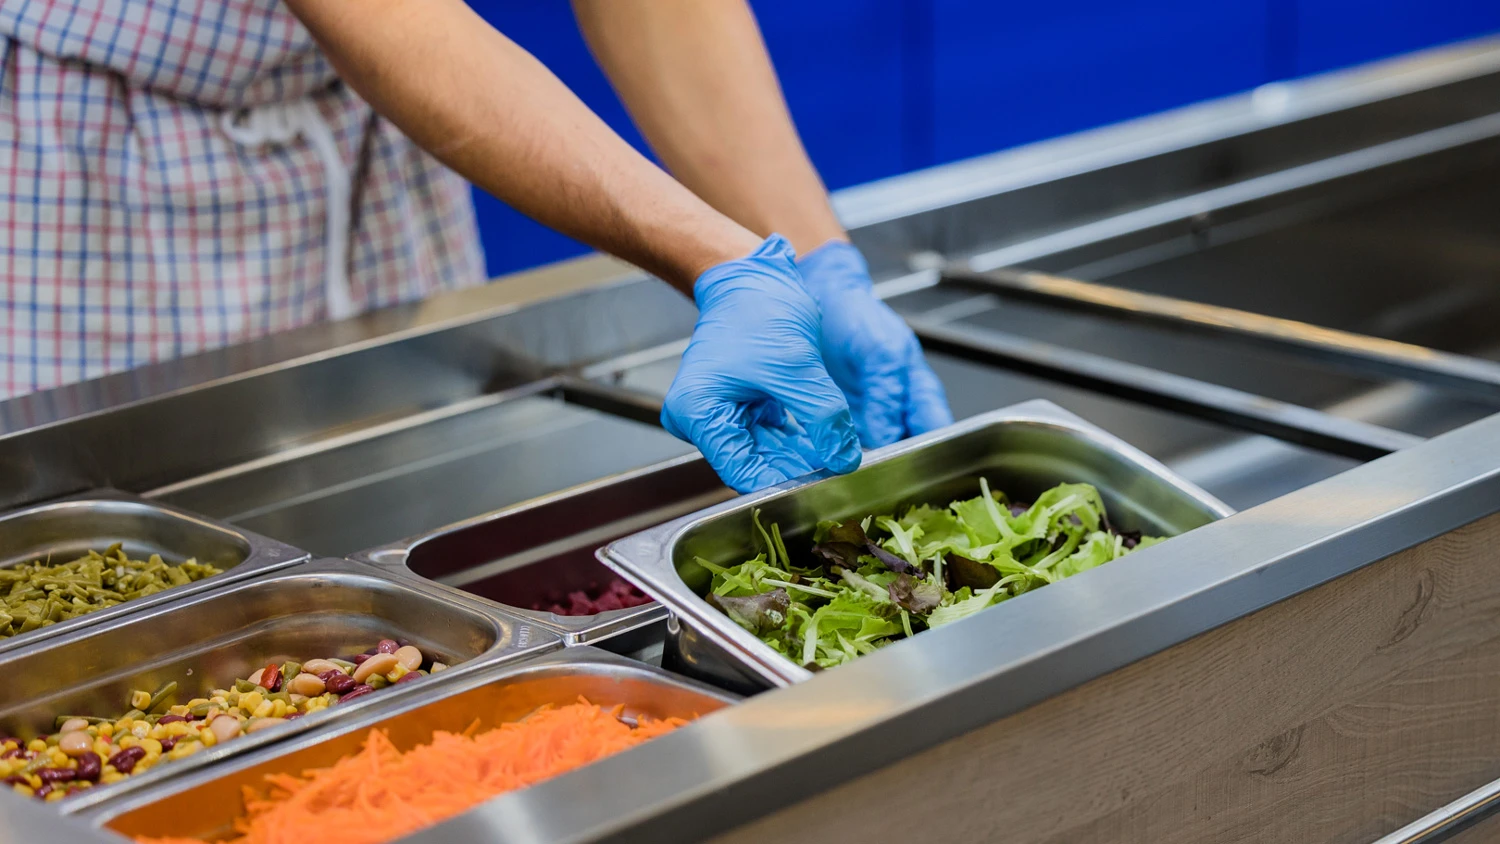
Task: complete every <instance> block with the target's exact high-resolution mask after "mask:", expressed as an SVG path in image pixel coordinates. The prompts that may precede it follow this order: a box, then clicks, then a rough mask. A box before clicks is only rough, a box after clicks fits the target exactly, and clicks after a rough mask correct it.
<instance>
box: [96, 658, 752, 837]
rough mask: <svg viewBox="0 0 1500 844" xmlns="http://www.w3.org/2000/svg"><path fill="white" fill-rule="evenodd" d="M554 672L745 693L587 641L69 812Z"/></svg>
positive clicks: (140, 795) (486, 669) (247, 764)
mask: <svg viewBox="0 0 1500 844" xmlns="http://www.w3.org/2000/svg"><path fill="white" fill-rule="evenodd" d="M445 673H446V672H445ZM551 674H594V675H602V676H606V677H629V678H632V679H638V680H644V681H646V682H648V683H652V684H655V685H660V686H667V687H673V688H677V689H683V690H689V691H692V692H695V693H697V694H700V695H702V696H704V697H706V698H710V699H713V700H716V701H719V702H721V703H723V704H725V705H733V704H735V703H738V702H739V701H740V699H741V698H740V697H739V696H737V695H734V694H732V693H730V692H726V691H724V690H723V689H718V688H714V687H713V686H709V685H707V684H704V683H699V682H697V681H694V680H692V679H689V678H686V677H682V676H679V675H675V674H672V673H670V672H667V671H664V670H662V669H660V668H657V667H655V666H652V665H647V664H645V663H643V662H638V661H636V660H633V659H629V658H626V657H622V656H616V655H615V654H612V653H609V652H608V651H602V650H599V649H597V648H592V647H589V646H586V645H583V646H579V647H575V648H566V649H563V650H557V651H552V652H549V653H546V654H542V655H539V656H536V657H533V658H530V659H525V660H522V661H512V662H507V663H501V664H490V665H486V666H482V667H479V668H476V669H474V670H472V671H469V672H468V673H467V674H466V675H465V676H464V677H463V679H462V680H461V681H456V682H449V683H447V684H445V685H443V686H441V687H440V691H439V692H438V693H437V694H429V695H427V696H425V697H416V696H412V695H407V696H404V697H400V698H392V697H391V696H385V697H382V698H378V699H376V700H372V701H371V704H370V705H369V706H367V707H365V708H363V709H361V710H358V711H357V712H354V713H353V714H351V715H350V716H349V717H346V718H343V719H338V720H326V721H324V722H322V723H321V724H319V725H318V726H317V728H316V729H311V730H307V731H305V732H303V733H301V734H300V735H297V736H296V737H294V738H291V739H290V740H286V741H281V742H277V743H275V744H269V745H261V746H257V747H256V748H255V749H254V751H253V752H246V753H239V754H236V755H235V756H234V757H232V758H229V759H225V760H224V761H223V762H222V763H221V764H219V765H216V766H215V767H214V768H212V769H205V767H206V766H202V765H200V766H198V767H197V768H195V769H193V771H192V772H190V775H186V776H178V777H175V778H172V779H170V780H164V781H160V782H155V783H150V784H148V785H147V786H145V787H141V788H137V789H133V790H131V791H129V792H116V793H115V795H114V796H113V797H112V798H111V799H110V800H108V801H104V802H96V803H95V804H92V805H90V806H87V807H83V808H81V809H78V810H75V811H72V812H70V813H69V814H72V815H75V816H77V817H79V818H80V819H82V820H84V821H86V822H88V823H90V824H92V825H94V826H96V827H103V826H104V825H105V824H108V823H109V822H110V821H111V820H113V819H115V818H117V817H120V816H121V815H124V814H126V813H127V812H131V811H134V810H136V809H139V808H142V807H144V806H148V805H150V804H152V803H155V802H156V801H158V800H161V799H162V798H164V797H167V796H169V795H172V794H176V793H178V792H181V791H185V790H188V789H191V788H193V787H195V786H198V785H202V784H203V783H206V782H210V781H212V780H215V779H219V778H221V777H224V776H227V775H229V774H231V773H234V772H236V771H240V770H244V769H247V768H251V767H254V766H256V765H259V764H261V763H263V762H267V761H270V760H273V759H277V758H280V757H282V756H286V755H288V754H292V753H297V752H299V751H301V750H304V749H307V748H309V747H312V746H314V745H317V744H320V743H322V742H324V741H326V740H328V739H330V738H334V737H336V736H342V735H347V734H349V733H353V732H358V731H360V730H366V729H370V728H373V727H376V726H379V724H380V723H381V722H383V721H385V720H387V719H389V718H393V717H396V716H399V715H404V714H406V713H408V712H411V711H413V710H416V709H420V708H422V707H423V706H426V705H428V704H431V703H434V702H437V701H440V700H444V699H447V698H451V697H456V696H458V695H461V694H464V693H466V692H470V691H473V690H475V689H478V688H481V687H484V686H487V685H490V684H491V683H497V682H502V681H506V680H514V679H521V678H527V677H532V676H538V675H540V676H543V677H545V676H548V675H551ZM428 688H429V689H433V688H436V687H434V686H429V687H428ZM569 702H571V701H569ZM705 717H707V716H705Z"/></svg>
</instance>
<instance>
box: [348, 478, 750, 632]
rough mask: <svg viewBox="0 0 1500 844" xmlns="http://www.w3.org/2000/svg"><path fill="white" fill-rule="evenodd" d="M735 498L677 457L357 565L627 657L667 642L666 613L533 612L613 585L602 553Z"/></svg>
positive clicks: (654, 609)
mask: <svg viewBox="0 0 1500 844" xmlns="http://www.w3.org/2000/svg"><path fill="white" fill-rule="evenodd" d="M733 496H734V493H733V492H732V491H731V490H729V489H728V488H727V487H725V486H724V485H723V483H722V482H721V481H720V480H719V478H718V476H717V475H715V474H714V472H713V470H712V469H710V468H709V467H708V464H707V463H705V462H704V461H703V459H702V458H701V457H698V456H696V455H694V456H691V457H680V458H676V459H674V460H668V461H664V462H662V463H657V464H655V465H652V466H646V467H643V468H641V469H637V470H634V471H631V472H626V473H623V474H619V475H613V476H610V477H607V478H602V479H600V480H598V481H594V482H592V483H588V484H584V485H581V486H577V487H573V488H571V489H567V490H563V491H561V492H558V493H556V494H554V495H548V496H545V497H542V498H538V499H535V500H532V501H528V502H526V503H524V504H521V505H518V506H515V507H509V508H506V509H503V510H497V511H495V512H493V513H488V514H486V515H483V516H478V517H476V518H473V519H469V520H467V521H463V522H459V523H457V524H454V525H450V526H448V527H445V528H442V529H441V530H437V531H433V532H431V533H426V534H422V535H419V536H417V537H414V538H411V539H407V540H403V541H401V542H396V543H392V544H390V545H384V546H380V547H378V548H374V549H371V550H368V551H362V552H360V553H358V554H354V555H352V557H353V559H356V560H361V561H366V562H370V563H372V564H374V565H377V566H382V567H391V568H397V569H401V570H404V571H406V572H409V573H410V574H412V575H414V576H416V577H419V578H425V579H427V580H430V581H434V582H436V583H438V584H441V585H443V586H446V587H451V588H453V589H457V590H462V591H463V592H467V593H469V594H471V595H476V596H478V597H480V598H483V599H485V600H489V601H494V602H495V603H497V604H499V605H501V606H503V607H504V608H505V609H506V610H507V611H509V612H513V613H516V614H518V615H522V616H525V617H527V618H531V619H535V620H536V621H538V622H540V623H542V624H545V625H547V626H549V627H552V628H553V629H555V630H557V631H558V632H559V633H561V634H562V635H563V636H565V637H566V638H567V640H568V642H569V643H570V644H594V645H599V646H601V647H604V648H606V649H608V650H613V651H616V652H620V653H625V652H630V651H633V650H636V649H637V648H639V647H644V646H646V645H649V644H651V643H652V642H657V643H659V642H660V641H661V640H662V636H663V633H664V630H665V621H666V617H667V611H666V609H665V608H664V607H662V606H661V605H660V604H657V603H651V604H645V605H642V606H639V607H629V608H626V609H620V610H609V611H607V612H602V613H599V614H597V615H588V616H564V615H557V614H555V613H551V612H545V611H538V610H533V609H530V608H529V606H530V605H531V604H533V603H534V602H536V601H540V600H553V599H557V598H561V597H563V596H564V595H566V594H567V593H568V592H570V591H573V590H576V589H586V588H589V587H591V586H594V585H597V584H599V583H601V582H603V581H606V580H610V579H613V578H614V577H615V574H614V572H612V571H611V570H610V569H608V568H606V567H605V566H602V565H600V564H599V561H598V560H597V559H595V557H594V551H595V549H597V548H598V547H599V546H600V545H603V544H605V543H607V542H611V541H613V540H615V539H619V538H620V537H623V536H628V535H630V534H631V533H634V532H635V531H638V530H641V529H643V528H646V527H650V526H652V525H657V524H660V523H662V522H664V521H667V520H668V519H672V518H675V517H678V516H682V515H686V514H688V513H692V512H695V511H698V510H701V509H703V508H704V507H707V506H709V505H712V504H716V503H718V502H721V501H725V500H727V499H729V498H732V497H733Z"/></svg>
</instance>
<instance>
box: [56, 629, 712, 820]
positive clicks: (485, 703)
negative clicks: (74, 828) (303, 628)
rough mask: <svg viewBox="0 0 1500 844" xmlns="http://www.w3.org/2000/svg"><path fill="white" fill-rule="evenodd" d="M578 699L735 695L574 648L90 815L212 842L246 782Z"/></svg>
mask: <svg viewBox="0 0 1500 844" xmlns="http://www.w3.org/2000/svg"><path fill="white" fill-rule="evenodd" d="M579 696H583V697H585V698H587V699H588V700H589V701H590V702H592V703H596V704H599V705H601V706H616V705H623V706H624V708H625V714H626V716H627V717H639V716H642V715H645V716H650V717H652V718H669V717H692V716H694V715H707V714H708V713H710V712H712V711H714V710H717V709H720V708H722V707H724V706H726V705H729V704H731V703H733V702H734V700H735V698H733V697H732V696H730V695H726V694H725V693H724V692H722V691H719V690H717V689H712V688H709V687H707V686H702V685H699V684H696V683H693V682H691V681H688V680H683V679H681V678H677V677H673V676H671V675H669V674H667V673H666V672H663V671H661V670H660V669H656V668H652V667H651V666H648V665H642V664H641V663H639V662H634V661H632V660H628V659H625V658H623V657H618V656H615V655H613V654H610V653H607V652H605V651H601V650H598V649H595V648H589V647H579V648H569V649H567V650H566V651H561V652H555V653H552V654H549V655H546V656H543V657H539V658H537V659H533V660H528V661H527V662H525V663H521V664H518V665H509V666H504V667H498V668H492V669H488V670H485V671H479V672H475V673H473V674H471V675H470V676H469V677H468V678H466V679H465V680H464V682H463V683H461V684H450V685H449V686H447V687H445V688H444V689H443V691H442V693H441V695H440V696H439V697H437V698H435V699H434V698H432V697H430V696H429V697H427V698H421V697H407V698H405V699H403V700H400V701H397V700H386V701H385V702H384V703H383V704H381V705H378V706H372V707H370V708H369V709H367V710H365V711H364V712H362V713H360V714H359V715H358V716H357V717H354V718H348V719H345V720H343V721H340V722H338V723H333V724H327V725H325V726H323V727H321V728H320V729H317V730H314V731H310V732H308V733H305V734H303V735H301V736H298V737H297V738H296V739H295V740H292V741H288V742H283V743H281V744H278V745H274V746H272V747H266V748H262V749H260V750H257V751H256V752H255V753H251V754H245V755H242V756H240V757H239V758H237V759H234V760H232V761H229V762H226V763H224V764H221V765H219V766H217V767H215V768H212V769H209V770H199V771H196V772H194V773H193V774H192V775H191V776H188V777H180V778H178V779H177V780H175V781H172V782H167V783H161V784H159V785H156V786H153V787H152V788H151V789H149V790H143V791H140V792H139V793H137V794H133V795H131V796H130V797H129V798H128V799H124V800H120V801H116V802H114V803H112V804H109V805H106V806H101V807H98V808H96V809H92V810H90V811H89V812H87V813H85V815H86V817H87V818H88V820H90V821H91V822H93V823H94V824H96V825H99V826H103V827H106V828H108V829H111V830H113V831H116V832H120V833H123V834H126V835H156V836H162V835H173V836H176V835H181V836H192V837H201V838H205V839H209V838H212V837H213V836H214V835H215V834H218V833H222V832H225V831H227V830H228V829H229V828H230V824H231V823H232V821H233V819H234V818H235V817H236V816H238V815H239V814H240V812H241V811H242V806H243V796H242V792H241V789H242V787H244V786H246V785H260V784H262V783H263V782H264V779H263V778H264V776H265V775H267V774H276V773H300V772H301V771H304V770H307V769H309V768H316V767H323V766H327V765H330V764H332V763H333V762H335V761H337V760H338V759H339V758H340V757H342V756H345V755H347V754H350V753H353V752H356V751H358V750H359V748H360V745H361V744H362V743H363V741H364V738H365V736H366V734H367V731H368V730H369V729H371V728H379V729H382V730H385V731H386V732H387V735H389V736H390V738H391V740H392V741H393V742H394V743H395V744H396V745H397V746H398V747H403V748H405V747H412V746H414V745H417V744H422V743H425V742H428V741H430V740H431V738H432V734H433V732H434V731H437V730H445V731H449V732H462V731H463V730H464V729H465V728H467V727H468V726H469V725H470V724H472V723H473V722H474V721H475V720H476V719H478V720H479V722H480V725H481V727H482V728H487V727H491V726H495V725H497V724H501V723H505V722H508V721H515V720H517V719H519V718H522V717H524V716H525V715H527V714H529V713H531V712H533V711H534V710H536V709H537V708H538V707H540V706H542V705H544V704H549V703H551V704H565V703H573V702H575V701H577V699H578V698H579ZM334 839H335V840H336V839H337V835H335V836H334Z"/></svg>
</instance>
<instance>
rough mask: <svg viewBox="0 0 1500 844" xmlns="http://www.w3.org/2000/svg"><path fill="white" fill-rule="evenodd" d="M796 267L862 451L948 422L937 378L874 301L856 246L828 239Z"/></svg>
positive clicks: (905, 330) (895, 320) (902, 325)
mask: <svg viewBox="0 0 1500 844" xmlns="http://www.w3.org/2000/svg"><path fill="white" fill-rule="evenodd" d="M797 267H798V269H800V270H801V271H802V278H803V280H804V282H805V283H806V285H807V289H808V291H809V292H811V293H812V294H813V298H815V299H817V300H818V306H819V308H820V309H821V310H822V312H823V336H822V349H823V360H824V361H825V362H826V363H827V365H828V372H829V374H831V375H832V376H833V380H834V383H836V384H838V385H839V387H840V388H841V389H842V390H843V391H844V395H845V396H847V397H848V400H849V407H850V409H851V410H852V411H853V413H854V424H855V425H856V426H858V428H859V438H860V441H861V442H863V443H864V445H865V448H879V447H880V446H883V445H890V444H891V443H893V442H896V441H897V440H899V439H902V438H903V437H907V436H911V435H913V434H921V433H925V432H927V431H931V430H933V429H934V428H941V427H943V426H944V425H948V424H950V423H952V422H953V412H952V411H951V410H949V409H948V399H947V396H945V395H944V393H943V383H942V382H941V381H939V380H938V377H937V375H935V374H933V371H932V368H931V367H929V366H928V365H927V360H926V359H925V358H923V357H922V347H921V345H920V344H919V343H918V342H917V337H916V335H915V334H913V333H912V331H911V328H909V327H907V325H906V322H905V321H904V320H902V319H901V317H899V316H897V315H896V312H895V311H893V310H891V308H890V306H888V305H886V304H885V303H884V302H882V301H880V300H879V299H877V298H875V294H874V292H873V285H872V284H871V282H870V270H869V268H868V267H867V266H866V265H865V259H864V257H863V256H861V255H860V254H859V250H858V249H855V248H854V246H852V245H851V244H848V243H845V242H843V241H838V240H835V241H830V242H828V243H825V244H823V245H822V246H820V247H818V248H817V249H814V250H813V251H812V252H809V253H807V254H806V255H804V256H802V259H801V260H800V261H798V262H797Z"/></svg>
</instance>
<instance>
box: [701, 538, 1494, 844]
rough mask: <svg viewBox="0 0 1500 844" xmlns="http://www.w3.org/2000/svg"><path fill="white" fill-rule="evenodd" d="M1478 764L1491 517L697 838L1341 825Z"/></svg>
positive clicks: (1381, 824)
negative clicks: (884, 765) (814, 793)
mask: <svg viewBox="0 0 1500 844" xmlns="http://www.w3.org/2000/svg"><path fill="white" fill-rule="evenodd" d="M1000 611H1003V609H1002V610H1000ZM1497 777H1500V515H1495V516H1490V517H1488V518H1486V519H1482V520H1480V521H1478V522H1475V523H1473V524H1471V525H1468V526H1466V527H1464V528H1462V529H1460V530H1457V531H1454V532H1452V533H1449V534H1446V535H1444V536H1441V537H1438V538H1437V539H1434V540H1431V541H1429V542H1427V543H1424V544H1422V545H1420V546H1417V547H1415V548H1412V549H1409V550H1407V551H1404V552H1402V553H1400V554H1396V555H1393V556H1391V557H1389V558H1387V559H1385V560H1382V561H1380V562H1378V563H1374V564H1372V565H1370V566H1367V567H1365V568H1363V569H1360V570H1359V571H1356V572H1352V573H1350V574H1348V575H1346V576H1344V577H1342V578H1339V579H1338V580H1336V581H1333V582H1331V583H1327V584H1324V585H1323V586H1320V587H1318V588H1316V589H1313V590H1310V591H1308V592H1305V593H1303V594H1301V595H1298V596H1295V597H1293V598H1290V599H1288V600H1286V601H1283V602H1281V603H1279V604H1276V605H1274V606H1271V607H1268V608H1266V609H1264V610H1261V611H1260V612H1257V613H1255V614H1253V615H1250V616H1247V617H1245V618H1242V619H1239V620H1238V621H1235V622H1232V623H1230V624H1227V625H1225V626H1223V627H1221V628H1219V629H1217V630H1214V631H1210V632H1209V633H1206V634H1204V635H1202V636H1199V637H1197V638H1195V639H1193V640H1191V641H1188V642H1185V643H1183V644H1181V645H1178V646H1176V647H1174V648H1171V649H1168V650H1166V651H1163V652H1162V653H1159V654H1156V655H1154V656H1152V657H1149V658H1147V659H1144V660H1142V661H1140V662H1138V663H1135V664H1134V665H1131V666H1127V667H1126V668H1124V669H1121V670H1119V671H1116V672H1114V673H1113V674H1110V675H1107V676H1105V677H1101V678H1099V679H1097V680H1094V681H1092V682H1090V683H1087V684H1084V685H1082V686H1080V687H1078V688H1076V689H1073V690H1072V691H1069V692H1066V693H1064V694H1062V695H1059V696H1057V697H1055V698H1052V699H1051V700H1048V701H1044V702H1043V703H1040V704H1038V705H1036V706H1034V707H1032V708H1030V709H1028V710H1026V711H1023V712H1020V713H1018V714H1016V715H1013V716H1011V717H1009V718H1005V719H1002V720H1000V721H997V722H995V723H993V724H990V725H988V726H986V727H982V728H980V729H978V730H975V731H973V732H971V733H968V734H966V735H964V736H962V737H960V738H957V739H954V740H951V741H949V742H945V743H944V744H941V745H938V746H936V747H933V748H931V749H930V750H927V751H925V752H924V753H922V754H919V755H917V756H915V757H913V758H911V759H909V760H907V761H905V762H902V763H900V764H899V765H894V766H890V767H887V768H884V769H882V770H879V771H876V772H874V773H871V774H869V775H866V776H864V777H862V778H860V779H857V780H854V781H852V782H849V783H846V784H845V785H843V786H840V787H838V788H835V789H832V790H830V791H828V792H825V793H824V794H822V795H819V796H817V797H814V798H812V799H810V800H807V801H804V802H802V803H800V804H797V805H794V806H791V807H788V808H786V809H784V810H782V811H780V812H777V813H775V814H771V815H768V816H767V817H764V818H762V819H760V820H758V821H756V822H754V823H751V824H748V825H746V826H744V827H741V828H739V829H737V830H734V831H731V832H730V833H727V834H725V835H723V836H720V837H719V838H718V839H717V841H719V842H721V843H722V844H760V842H763V841H767V840H775V841H778V842H790V841H807V842H819V843H820V844H823V842H829V841H896V840H906V841H911V840H926V841H986V840H1006V841H1026V842H1030V841H1049V842H1050V841H1056V842H1064V841H1066V842H1116V841H1140V842H1150V844H1166V842H1178V841H1181V842H1201V841H1215V842H1230V841H1256V842H1261V841H1297V842H1312V841H1340V842H1358V841H1367V840H1373V839H1374V838H1377V837H1379V836H1380V835H1383V834H1385V833H1386V832H1389V831H1391V830H1392V829H1395V828H1397V827H1399V826H1400V825H1402V824H1405V823H1409V822H1410V821H1412V820H1415V819H1416V818H1418V817H1420V816H1421V815H1423V814H1425V813H1427V812H1429V811H1432V810H1433V809H1435V808H1437V807H1439V806H1441V805H1442V804H1444V803H1447V802H1448V801H1450V800H1453V799H1455V798H1457V797H1459V796H1461V795H1463V794H1465V793H1467V792H1468V791H1470V790H1472V789H1474V788H1477V787H1478V786H1480V785H1482V784H1484V783H1485V782H1488V781H1490V780H1492V779H1495V778H1497Z"/></svg>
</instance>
